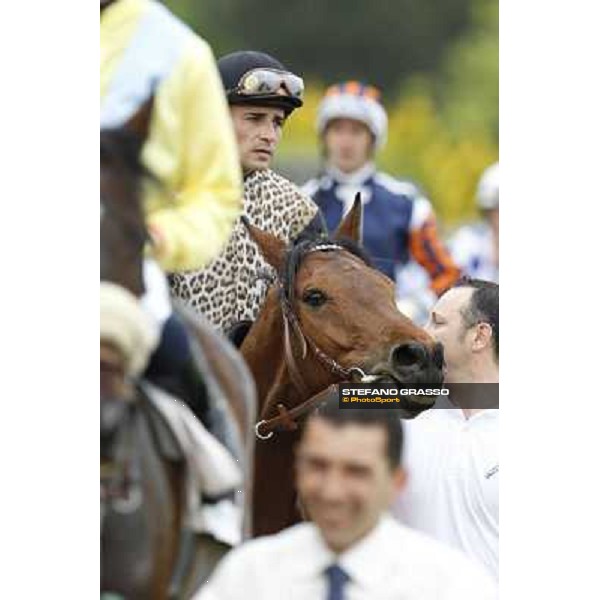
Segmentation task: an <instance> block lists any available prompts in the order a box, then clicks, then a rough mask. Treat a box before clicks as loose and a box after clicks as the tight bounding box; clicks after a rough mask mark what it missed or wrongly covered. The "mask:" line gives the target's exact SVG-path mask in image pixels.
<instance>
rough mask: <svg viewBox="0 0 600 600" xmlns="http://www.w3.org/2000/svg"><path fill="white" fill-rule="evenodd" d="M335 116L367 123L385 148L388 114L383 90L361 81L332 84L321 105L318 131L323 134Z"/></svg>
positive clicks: (378, 142)
mask: <svg viewBox="0 0 600 600" xmlns="http://www.w3.org/2000/svg"><path fill="white" fill-rule="evenodd" d="M334 119H354V120H356V121H360V122H361V123H364V124H365V125H366V126H367V127H368V128H369V130H370V131H371V133H372V134H373V137H374V138H375V147H376V148H378V149H379V148H381V147H382V146H383V145H384V144H385V140H386V137H387V114H386V112H385V109H384V108H383V105H382V104H381V92H380V91H379V90H378V89H377V88H376V87H374V86H372V85H366V84H364V83H361V82H359V81H345V82H343V83H336V84H335V85H332V86H330V87H329V88H328V89H327V91H326V92H325V96H324V98H323V100H322V101H321V103H320V104H319V109H318V114H317V130H318V132H319V135H322V134H323V132H324V131H325V129H326V128H327V125H328V124H329V123H330V122H331V121H333V120H334Z"/></svg>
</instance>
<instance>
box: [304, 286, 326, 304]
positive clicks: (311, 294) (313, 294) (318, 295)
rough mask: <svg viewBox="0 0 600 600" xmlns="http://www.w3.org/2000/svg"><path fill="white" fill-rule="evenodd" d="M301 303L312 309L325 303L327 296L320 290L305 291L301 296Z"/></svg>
mask: <svg viewBox="0 0 600 600" xmlns="http://www.w3.org/2000/svg"><path fill="white" fill-rule="evenodd" d="M302 301H303V302H306V304H308V305H309V306H312V307H313V308H317V307H319V306H323V304H325V302H327V296H326V295H325V294H324V293H323V292H321V291H320V290H307V291H306V292H304V295H303V296H302Z"/></svg>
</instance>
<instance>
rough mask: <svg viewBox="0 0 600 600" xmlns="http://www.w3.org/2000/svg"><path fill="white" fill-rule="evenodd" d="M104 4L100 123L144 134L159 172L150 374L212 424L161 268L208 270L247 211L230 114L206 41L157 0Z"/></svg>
mask: <svg viewBox="0 0 600 600" xmlns="http://www.w3.org/2000/svg"><path fill="white" fill-rule="evenodd" d="M100 9H101V22H100V25H101V29H100V31H101V65H100V75H101V88H100V98H101V116H100V119H101V127H102V128H103V129H117V128H121V127H123V126H124V125H126V124H127V125H128V126H129V128H130V129H132V130H134V131H135V133H137V134H138V135H139V137H140V138H141V139H142V140H145V141H144V142H143V147H142V150H141V151H142V153H141V157H142V163H143V165H144V167H146V168H147V170H148V171H149V172H150V173H151V174H152V175H153V176H154V177H155V178H156V179H157V183H155V184H154V185H146V186H145V187H144V190H143V192H144V205H145V208H146V213H147V226H148V231H149V234H150V237H151V239H152V244H151V247H150V248H149V250H150V251H149V253H148V257H147V259H146V261H145V263H144V276H143V287H144V288H145V292H146V293H145V295H144V296H143V297H142V305H143V306H144V308H145V310H146V312H147V313H148V314H149V315H151V317H152V319H153V320H154V321H155V323H156V326H157V327H158V329H159V330H160V331H161V339H160V343H159V345H158V348H157V349H156V351H155V353H154V354H153V356H152V358H151V361H150V366H149V369H148V372H147V376H148V378H149V379H151V380H154V381H155V382H157V383H159V384H162V385H163V386H165V387H167V388H169V389H170V390H171V391H174V392H175V393H176V395H178V396H180V397H182V399H184V400H185V401H186V403H188V405H189V406H190V407H191V408H192V410H193V411H194V412H195V413H196V415H197V416H199V417H200V418H201V419H202V420H203V421H205V422H207V421H208V420H209V418H208V409H207V405H206V398H205V396H206V390H205V389H204V386H203V383H202V377H201V376H200V375H199V374H198V373H197V368H196V365H195V361H194V360H193V358H192V352H191V350H190V342H189V339H188V335H187V334H186V332H185V330H184V327H183V326H182V324H181V321H180V320H179V319H178V317H177V316H175V315H174V314H173V311H172V307H171V302H170V299H169V291H168V285H167V283H166V278H165V277H164V275H163V273H162V270H161V267H162V269H164V270H166V271H174V270H183V269H196V268H200V267H202V266H204V265H206V264H207V263H208V261H209V260H210V259H212V258H213V256H215V255H216V254H217V253H218V252H219V250H220V249H221V247H222V246H223V244H224V243H225V242H226V240H227V238H228V237H229V234H230V232H231V228H232V226H233V223H234V220H235V219H236V218H237V216H238V214H239V212H240V209H241V203H240V198H241V176H240V170H239V165H238V161H237V150H236V145H235V139H234V136H233V131H232V126H231V120H230V118H229V114H228V111H227V106H226V102H225V99H224V96H223V92H222V88H221V84H220V81H219V77H218V73H217V70H216V68H215V63H214V58H213V56H212V52H211V50H210V47H209V46H208V44H207V43H206V42H205V41H204V40H202V39H201V38H199V37H198V36H197V35H196V34H195V33H194V32H193V31H191V29H189V28H188V27H187V26H186V25H184V24H183V23H182V22H181V21H179V20H178V19H176V18H175V17H174V16H173V15H172V14H171V13H170V12H169V11H168V10H167V9H166V8H164V7H163V6H162V5H161V4H158V3H157V2H154V1H152V0H107V1H102V0H101V3H100ZM134 115H135V117H134ZM150 255H151V257H152V258H151V257H150ZM157 263H158V264H157ZM159 265H160V267H159Z"/></svg>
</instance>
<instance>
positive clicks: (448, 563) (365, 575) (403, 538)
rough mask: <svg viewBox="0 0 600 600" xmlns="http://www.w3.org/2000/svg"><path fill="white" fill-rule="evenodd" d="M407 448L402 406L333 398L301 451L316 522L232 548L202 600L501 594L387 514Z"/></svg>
mask: <svg viewBox="0 0 600 600" xmlns="http://www.w3.org/2000/svg"><path fill="white" fill-rule="evenodd" d="M401 454H402V425H401V421H400V419H398V413H397V411H394V410H382V409H372V408H358V409H347V410H344V409H340V408H339V406H338V397H337V393H333V394H331V395H330V397H329V398H328V399H327V401H326V402H325V403H324V404H323V405H321V406H320V407H319V408H318V409H317V410H316V411H315V412H314V413H312V414H311V416H309V418H308V421H307V423H306V426H305V429H304V432H303V436H302V439H301V441H300V444H299V446H298V449H297V454H296V483H297V488H298V493H299V496H300V499H301V503H302V506H303V509H304V510H305V512H306V514H307V517H309V518H310V519H311V520H312V523H302V524H300V525H296V526H294V527H291V528H289V529H287V530H284V531H282V532H281V533H279V534H277V535H273V536H265V537H263V538H259V539H256V540H253V541H250V542H246V543H245V544H243V545H242V546H241V547H239V548H237V549H236V550H233V551H232V552H231V553H230V554H228V555H227V556H226V557H225V559H224V560H223V561H222V563H221V564H220V565H219V566H218V568H217V570H216V571H215V573H214V576H213V577H212V578H211V579H210V580H209V582H208V583H207V584H206V585H205V586H204V588H202V590H201V592H200V593H199V595H198V596H197V597H196V599H197V600H237V599H238V598H239V599H240V600H241V599H242V598H243V599H244V600H246V599H256V600H258V599H260V600H275V599H277V600H280V599H282V598H289V599H290V600H291V599H294V600H344V599H345V600H362V599H364V600H377V599H382V600H383V599H389V600H392V599H399V598H402V599H403V600H432V599H434V598H435V599H436V600H450V599H453V600H454V599H456V600H470V599H473V600H475V599H477V600H487V599H491V598H496V597H497V596H496V587H495V585H494V583H493V582H492V581H491V579H490V578H489V577H488V576H486V575H485V573H483V571H482V570H481V569H480V568H479V567H478V566H476V565H475V564H474V563H472V562H470V561H469V559H467V558H466V557H464V556H463V555H462V554H460V553H459V552H457V551H455V550H453V549H451V548H447V547H445V546H443V545H442V544H440V543H438V542H435V541H434V540H432V539H430V538H429V537H426V536H425V535H423V534H421V533H418V532H416V531H413V530H411V529H409V528H407V527H405V526H403V525H401V524H400V523H397V522H395V521H394V520H393V519H392V518H391V517H390V516H388V515H387V514H386V513H387V510H388V507H389V505H390V502H391V501H392V498H393V497H394V494H395V492H396V491H397V490H398V489H399V488H401V487H402V486H403V483H404V471H403V469H402V466H401ZM274 484H276V482H274Z"/></svg>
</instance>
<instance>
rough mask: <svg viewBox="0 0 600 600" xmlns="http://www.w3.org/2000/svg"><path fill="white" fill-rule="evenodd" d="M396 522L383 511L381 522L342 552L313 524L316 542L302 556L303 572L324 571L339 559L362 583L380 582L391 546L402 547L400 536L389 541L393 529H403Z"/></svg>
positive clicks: (303, 574)
mask: <svg viewBox="0 0 600 600" xmlns="http://www.w3.org/2000/svg"><path fill="white" fill-rule="evenodd" d="M394 525H395V521H394V520H393V518H392V517H391V516H389V515H387V514H385V515H382V516H381V517H380V519H379V521H378V522H377V525H375V527H374V528H373V529H372V530H371V531H370V532H369V533H368V534H367V535H366V536H365V537H364V538H363V539H361V540H360V541H359V542H357V543H356V544H354V545H353V546H352V547H351V548H349V549H348V550H345V551H344V552H342V553H341V554H336V553H335V552H333V551H332V550H330V549H329V547H328V546H327V545H326V543H325V542H324V540H323V538H322V537H321V534H320V532H319V530H318V528H317V527H316V526H315V525H314V524H311V529H312V531H311V536H312V538H313V542H314V543H313V544H311V546H312V549H311V554H310V558H308V556H307V557H306V558H305V559H303V560H302V566H301V567H300V571H301V573H300V574H301V575H302V576H303V577H314V576H319V575H323V574H324V572H325V569H326V568H327V567H329V566H330V565H332V564H334V563H336V564H338V565H339V566H340V567H341V568H342V569H344V571H346V573H347V574H348V576H349V577H350V579H351V580H352V581H354V582H355V583H357V584H358V585H359V586H367V587H370V586H373V585H377V583H378V582H380V581H381V579H382V578H383V577H385V576H386V573H387V567H386V565H387V564H388V561H387V560H386V556H387V552H388V550H390V549H392V550H394V551H395V550H400V548H398V547H397V546H398V539H396V537H394V540H393V543H390V542H389V541H388V540H389V536H390V533H391V532H396V530H399V531H401V529H400V528H398V527H394ZM313 549H314V551H313Z"/></svg>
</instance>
